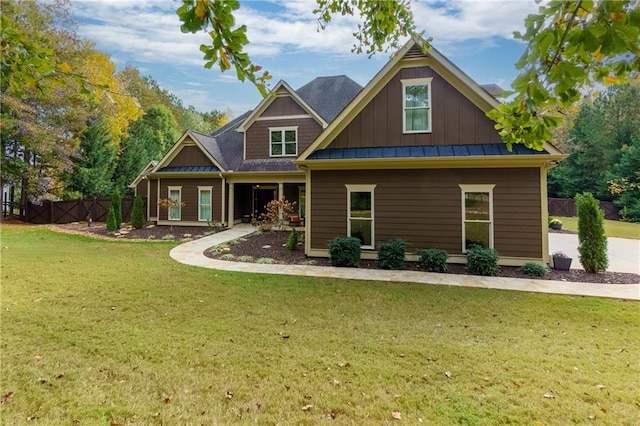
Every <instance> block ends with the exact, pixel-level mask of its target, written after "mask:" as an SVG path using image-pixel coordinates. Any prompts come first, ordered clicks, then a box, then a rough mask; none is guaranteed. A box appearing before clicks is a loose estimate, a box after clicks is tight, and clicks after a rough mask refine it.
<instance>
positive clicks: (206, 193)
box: [198, 186, 212, 222]
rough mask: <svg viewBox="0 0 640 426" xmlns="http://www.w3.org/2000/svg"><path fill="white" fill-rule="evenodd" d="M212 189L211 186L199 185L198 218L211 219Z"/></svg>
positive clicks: (207, 220) (200, 219)
mask: <svg viewBox="0 0 640 426" xmlns="http://www.w3.org/2000/svg"><path fill="white" fill-rule="evenodd" d="M211 189H212V187H210V186H199V187H198V220H199V221H201V222H210V221H211Z"/></svg>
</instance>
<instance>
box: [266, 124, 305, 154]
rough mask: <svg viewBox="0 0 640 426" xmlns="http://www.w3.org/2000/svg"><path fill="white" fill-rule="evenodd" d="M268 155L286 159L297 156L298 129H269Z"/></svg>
mask: <svg viewBox="0 0 640 426" xmlns="http://www.w3.org/2000/svg"><path fill="white" fill-rule="evenodd" d="M269 141H270V144H269V155H270V156H271V157H288V156H296V155H298V128H297V127H275V128H273V127H272V128H270V129H269Z"/></svg>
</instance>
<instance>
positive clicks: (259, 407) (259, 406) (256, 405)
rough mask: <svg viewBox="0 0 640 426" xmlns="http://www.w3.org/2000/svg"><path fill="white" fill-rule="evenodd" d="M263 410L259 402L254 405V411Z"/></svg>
mask: <svg viewBox="0 0 640 426" xmlns="http://www.w3.org/2000/svg"><path fill="white" fill-rule="evenodd" d="M261 408H262V405H261V404H260V403H259V402H256V403H255V404H253V409H254V410H256V411H260V409H261Z"/></svg>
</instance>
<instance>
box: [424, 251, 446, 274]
mask: <svg viewBox="0 0 640 426" xmlns="http://www.w3.org/2000/svg"><path fill="white" fill-rule="evenodd" d="M416 254H417V255H418V256H420V264H421V265H422V266H423V267H424V268H425V269H426V270H427V271H429V272H447V271H448V270H449V266H448V265H447V259H448V258H449V254H447V252H446V250H440V249H420V250H418V251H417V252H416Z"/></svg>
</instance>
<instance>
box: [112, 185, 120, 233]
mask: <svg viewBox="0 0 640 426" xmlns="http://www.w3.org/2000/svg"><path fill="white" fill-rule="evenodd" d="M111 207H112V208H113V213H114V214H115V220H116V226H117V227H118V228H120V225H122V197H120V190H119V189H116V190H115V191H113V194H112V195H111Z"/></svg>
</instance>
